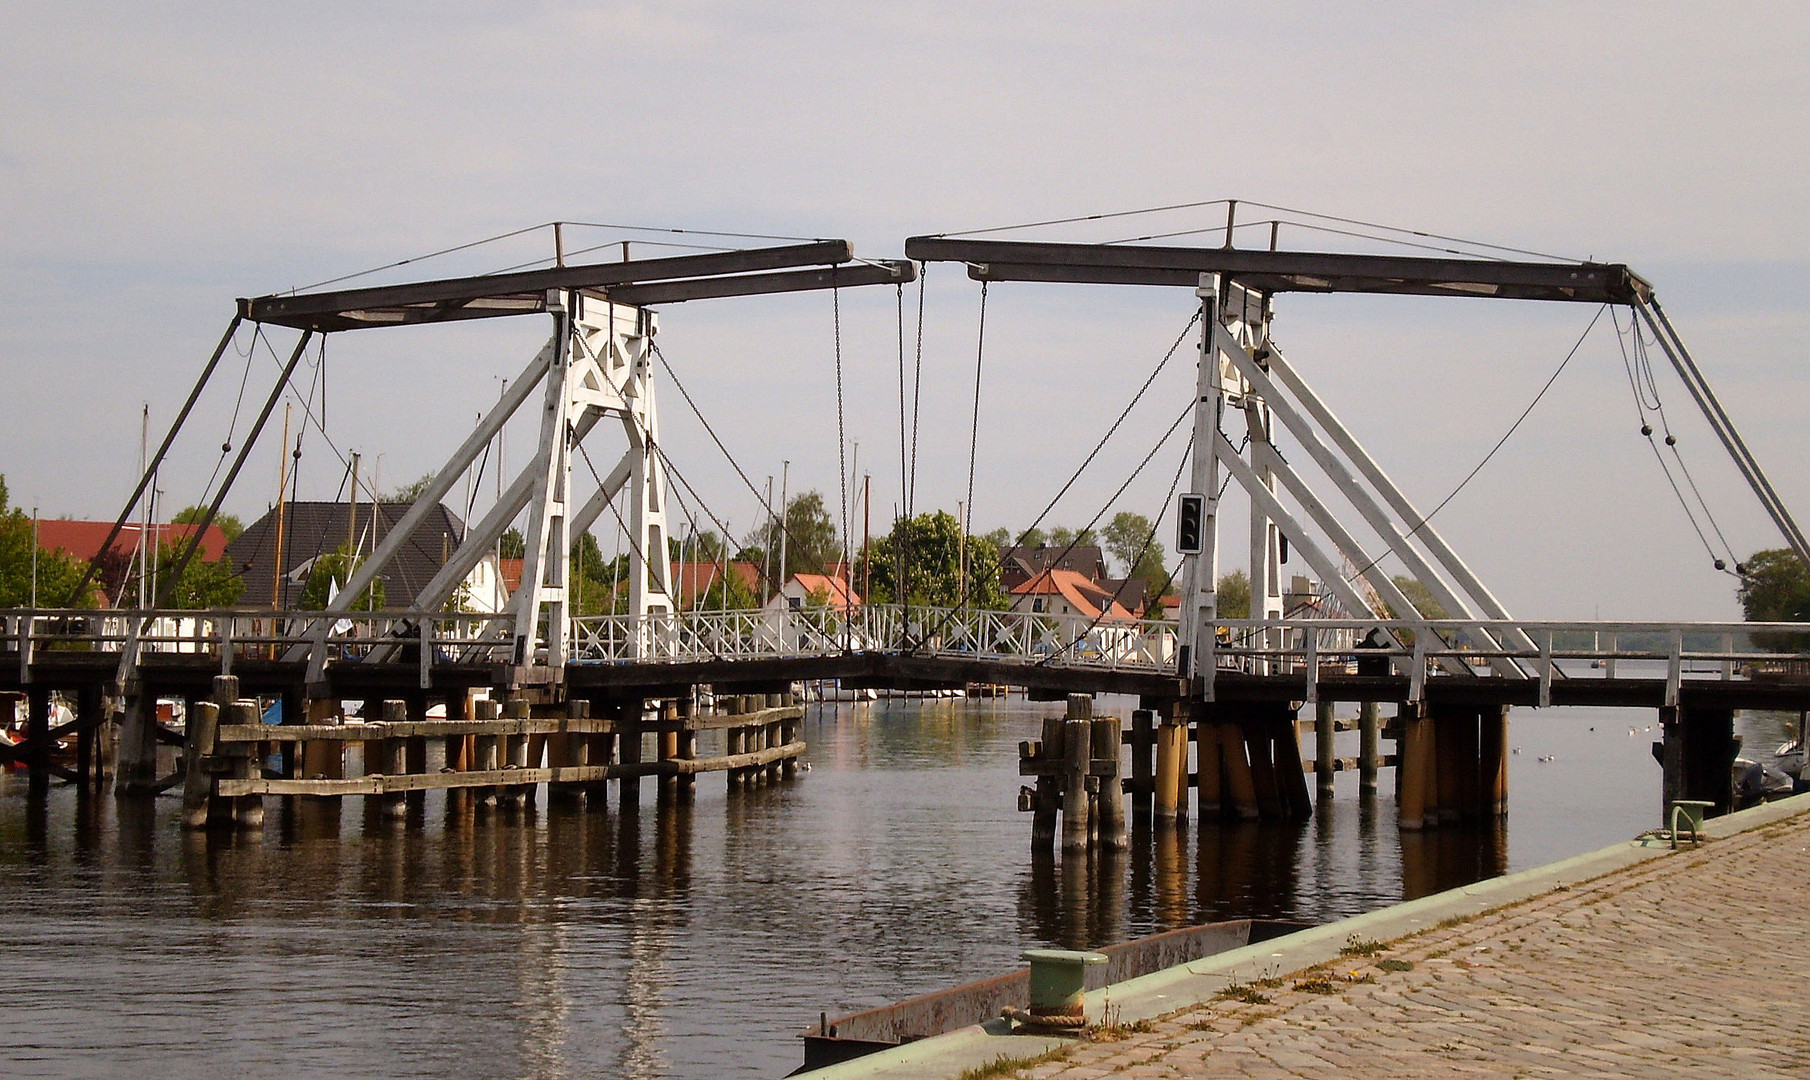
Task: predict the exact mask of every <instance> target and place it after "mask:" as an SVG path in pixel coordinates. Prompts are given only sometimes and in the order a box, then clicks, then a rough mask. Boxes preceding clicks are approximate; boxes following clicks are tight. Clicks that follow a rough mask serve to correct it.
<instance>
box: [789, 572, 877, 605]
mask: <svg viewBox="0 0 1810 1080" xmlns="http://www.w3.org/2000/svg"><path fill="white" fill-rule="evenodd" d="M818 605H821V606H824V607H828V608H831V609H833V610H836V611H854V610H858V609H859V608H860V607H861V594H860V593H858V592H856V591H855V590H854V588H853V587H851V586H850V585H849V583H848V579H847V578H844V577H831V576H829V575H828V574H793V575H792V579H791V580H790V581H788V582H786V583H785V584H784V585H782V586H780V589H779V591H778V592H777V593H775V594H773V598H772V599H771V600H768V601H767V604H766V607H767V610H768V611H782V610H786V609H791V610H793V611H796V610H798V609H800V608H806V607H813V606H818Z"/></svg>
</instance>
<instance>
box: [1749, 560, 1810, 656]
mask: <svg viewBox="0 0 1810 1080" xmlns="http://www.w3.org/2000/svg"><path fill="white" fill-rule="evenodd" d="M1740 569H1741V587H1740V590H1739V591H1738V592H1737V593H1736V595H1737V596H1738V597H1740V600H1741V610H1742V611H1743V612H1745V613H1746V615H1747V621H1748V622H1810V568H1807V567H1805V566H1804V561H1803V560H1802V559H1800V558H1798V557H1797V554H1796V553H1795V552H1793V551H1791V550H1790V549H1788V548H1767V549H1766V550H1764V551H1756V552H1754V553H1753V554H1752V555H1749V556H1748V557H1747V559H1746V560H1745V561H1744V562H1742V563H1741V567H1740ZM1753 641H1754V644H1755V645H1758V646H1759V647H1760V648H1762V649H1768V650H1771V651H1773V652H1798V651H1801V650H1803V649H1806V648H1810V635H1805V634H1755V635H1753Z"/></svg>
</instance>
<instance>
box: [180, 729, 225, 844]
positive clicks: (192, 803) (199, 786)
mask: <svg viewBox="0 0 1810 1080" xmlns="http://www.w3.org/2000/svg"><path fill="white" fill-rule="evenodd" d="M219 722H220V707H219V706H218V705H215V704H214V703H213V702H211V701H203V702H199V703H197V704H196V705H195V707H194V708H193V709H191V710H189V715H188V722H187V724H186V727H187V729H188V730H187V736H188V737H187V738H186V739H184V740H183V746H182V760H183V767H184V770H185V774H184V776H183V781H182V827H183V828H185V829H205V828H207V821H208V814H209V809H210V807H209V804H210V803H211V802H212V801H213V794H214V774H213V755H214V733H215V732H216V731H217V730H218V729H219Z"/></svg>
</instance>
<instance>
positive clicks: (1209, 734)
mask: <svg viewBox="0 0 1810 1080" xmlns="http://www.w3.org/2000/svg"><path fill="white" fill-rule="evenodd" d="M1177 708H1178V712H1179V711H1182V710H1186V711H1187V712H1189V713H1192V714H1193V715H1194V716H1195V717H1196V718H1197V720H1196V725H1195V726H1196V730H1197V734H1196V742H1197V744H1198V747H1199V767H1200V772H1199V774H1198V777H1197V781H1196V783H1197V786H1198V787H1199V789H1200V793H1201V794H1200V801H1201V815H1202V821H1203V823H1204V822H1205V820H1206V815H1207V814H1209V813H1214V814H1217V815H1219V816H1221V817H1230V818H1237V819H1240V820H1247V821H1248V820H1251V819H1254V818H1258V817H1263V818H1271V819H1276V820H1294V819H1300V818H1306V817H1310V816H1312V814H1313V799H1312V797H1311V796H1310V795H1309V793H1308V790H1307V773H1306V767H1305V766H1304V765H1303V763H1302V758H1301V743H1300V736H1299V734H1298V733H1297V730H1296V722H1295V715H1296V714H1295V710H1294V708H1293V707H1291V706H1290V705H1289V704H1287V703H1285V702H1262V701H1256V702H1229V701H1216V702H1210V703H1209V702H1196V703H1194V704H1192V705H1185V706H1178V707H1177ZM1328 743H1330V739H1329V740H1328Z"/></svg>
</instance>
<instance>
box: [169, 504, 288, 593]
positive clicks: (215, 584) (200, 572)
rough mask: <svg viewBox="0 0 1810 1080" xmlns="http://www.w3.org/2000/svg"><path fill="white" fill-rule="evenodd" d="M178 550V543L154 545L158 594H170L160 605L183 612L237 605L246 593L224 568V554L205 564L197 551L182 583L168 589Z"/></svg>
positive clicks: (241, 581)
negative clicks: (155, 547)
mask: <svg viewBox="0 0 1810 1080" xmlns="http://www.w3.org/2000/svg"><path fill="white" fill-rule="evenodd" d="M216 520H217V519H216ZM181 549H182V545H181V544H159V545H157V570H156V578H155V581H156V584H157V591H158V592H160V593H161V592H166V591H167V592H168V594H169V597H168V599H166V600H164V602H163V606H165V607H172V608H181V609H183V610H185V611H205V610H212V609H214V608H229V607H232V606H233V605H234V604H237V603H238V602H239V598H240V597H241V596H243V595H244V594H245V579H244V578H242V577H240V576H239V575H238V574H237V573H236V572H234V570H233V568H232V567H231V566H229V565H227V562H226V556H224V555H222V556H221V557H220V558H219V559H217V560H215V561H214V562H207V561H205V560H204V559H202V558H201V557H200V553H199V552H197V553H196V557H195V558H193V559H190V560H189V565H188V567H187V568H186V569H184V570H183V572H182V580H180V581H178V582H177V583H176V586H175V588H170V586H169V575H170V573H171V572H173V571H174V570H175V569H176V559H177V558H178V557H179V556H180V555H181V553H182V550H181ZM265 599H266V600H268V599H269V598H268V597H266V598H265Z"/></svg>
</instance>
